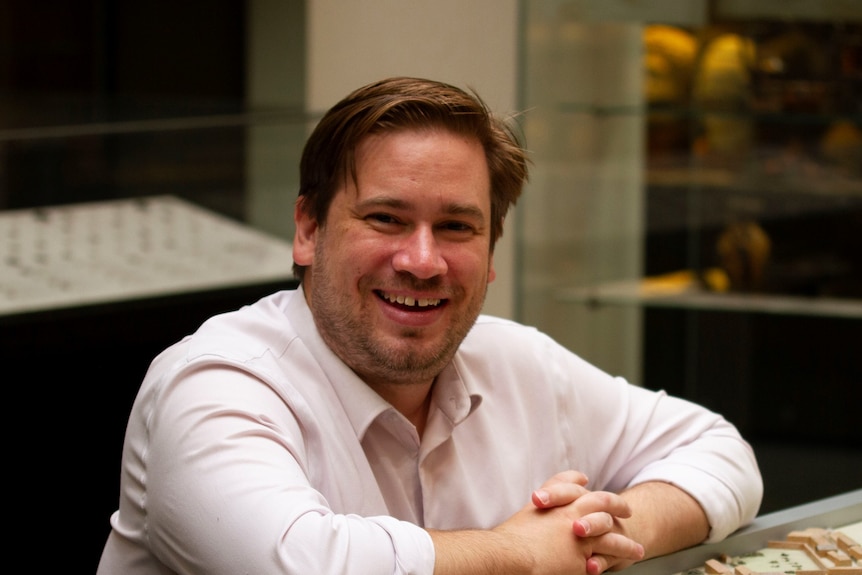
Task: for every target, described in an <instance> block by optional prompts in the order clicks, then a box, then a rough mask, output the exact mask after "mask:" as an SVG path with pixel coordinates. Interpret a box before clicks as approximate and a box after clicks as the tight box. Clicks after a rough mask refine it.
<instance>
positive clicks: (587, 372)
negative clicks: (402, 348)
mask: <svg viewBox="0 0 862 575" xmlns="http://www.w3.org/2000/svg"><path fill="white" fill-rule="evenodd" d="M458 357H459V360H460V361H462V362H464V363H466V364H469V365H474V366H475V365H485V366H488V369H491V370H494V371H496V372H497V373H507V374H512V375H516V376H518V375H519V376H524V375H525V374H531V375H532V377H531V379H534V380H537V381H542V380H543V381H547V382H556V383H557V384H562V383H564V382H566V381H572V380H583V379H593V380H596V379H598V380H602V381H604V380H605V379H608V378H610V376H609V375H608V374H606V373H604V372H603V371H601V370H600V369H599V368H597V367H596V366H594V365H592V364H590V363H589V362H587V361H586V360H584V359H583V358H582V357H581V356H579V355H578V354H577V353H575V352H574V351H572V350H570V349H568V348H566V347H565V346H563V345H562V344H560V343H559V342H557V341H556V340H555V339H554V338H552V337H551V336H549V335H548V334H546V333H544V332H542V331H541V330H539V329H537V328H536V327H533V326H529V325H525V324H522V323H518V322H516V321H513V320H509V319H505V318H500V317H495V316H489V315H481V316H479V318H478V319H477V321H476V323H475V325H474V326H473V329H471V330H470V333H469V334H468V335H467V337H466V338H465V340H464V342H463V343H462V345H461V348H460V349H459V352H458Z"/></svg>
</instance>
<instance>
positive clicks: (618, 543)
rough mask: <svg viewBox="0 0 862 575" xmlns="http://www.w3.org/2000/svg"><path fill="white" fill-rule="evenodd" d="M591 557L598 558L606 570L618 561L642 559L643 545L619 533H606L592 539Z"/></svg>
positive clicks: (627, 561)
mask: <svg viewBox="0 0 862 575" xmlns="http://www.w3.org/2000/svg"><path fill="white" fill-rule="evenodd" d="M590 544H591V545H590V548H591V551H592V554H591V558H592V557H594V558H596V559H597V561H598V562H599V564H600V565H601V566H602V570H603V571H604V570H605V569H607V568H608V567H610V566H613V565H616V564H618V563H621V562H622V563H631V562H634V561H640V560H641V559H643V557H644V548H643V545H641V544H640V543H638V542H637V541H634V540H632V539H629V538H628V537H626V536H624V535H620V534H619V533H605V534H603V535H600V536H598V537H593V538H591V539H590Z"/></svg>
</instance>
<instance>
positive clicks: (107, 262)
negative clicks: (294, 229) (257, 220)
mask: <svg viewBox="0 0 862 575" xmlns="http://www.w3.org/2000/svg"><path fill="white" fill-rule="evenodd" d="M291 266H292V246H291V244H290V243H289V242H285V241H283V240H281V239H278V238H274V237H271V236H269V235H267V234H264V233H262V232H260V231H258V230H255V229H253V228H251V227H248V226H245V225H243V224H241V223H239V222H236V221H234V220H231V219H229V218H227V217H224V216H221V215H218V214H215V213H213V212H210V211H209V210H206V209H203V208H200V207H198V206H196V205H194V204H191V203H189V202H186V201H184V200H180V199H178V198H176V197H173V196H155V197H145V198H137V199H124V200H114V201H106V202H91V203H82V204H70V205H64V206H55V207H47V208H36V209H26V210H9V211H0V317H2V316H11V315H16V314H23V313H33V312H42V311H47V310H55V309H60V308H73V307H76V306H83V305H94V304H105V303H112V302H122V301H130V300H140V299H144V298H162V297H167V296H174V295H179V294H188V293H195V292H205V291H212V290H224V289H227V288H237V287H242V286H251V285H257V284H264V283H274V282H277V281H280V280H284V281H285V282H286V283H287V282H288V281H290V280H291V278H292V271H291Z"/></svg>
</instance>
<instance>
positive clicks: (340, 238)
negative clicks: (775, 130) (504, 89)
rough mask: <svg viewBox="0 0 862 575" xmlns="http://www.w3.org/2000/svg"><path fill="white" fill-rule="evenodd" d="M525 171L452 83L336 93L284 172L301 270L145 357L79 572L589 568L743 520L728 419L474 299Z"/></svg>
mask: <svg viewBox="0 0 862 575" xmlns="http://www.w3.org/2000/svg"><path fill="white" fill-rule="evenodd" d="M526 166H527V159H526V154H525V152H524V150H523V148H522V147H521V146H520V145H519V144H518V142H517V139H516V138H515V137H514V135H513V134H512V132H511V131H510V130H508V129H507V128H506V126H505V124H504V123H503V122H502V121H501V120H499V119H497V118H495V117H494V116H492V115H491V114H490V113H489V112H488V110H487V109H486V107H485V105H484V104H483V103H482V101H481V100H480V99H479V98H478V97H477V96H475V95H470V94H468V93H466V92H464V91H462V90H460V89H457V88H455V87H453V86H449V85H446V84H442V83H439V82H433V81H428V80H422V79H414V78H392V79H389V80H385V81H382V82H378V83H375V84H371V85H369V86H366V87H364V88H360V89H359V90H357V91H355V92H354V93H352V94H350V95H349V96H348V97H347V98H345V99H344V100H343V101H341V102H340V103H338V104H337V105H336V106H334V107H333V108H332V109H331V110H330V111H329V112H328V113H327V114H326V115H325V116H324V118H323V119H322V120H321V121H320V122H319V124H318V126H317V127H316V129H315V131H314V133H313V134H312V135H311V136H310V138H309V140H308V142H307V144H306V147H305V150H304V152H303V157H302V161H301V166H300V168H301V170H300V172H301V173H300V178H301V186H300V197H299V199H298V201H297V204H296V210H295V220H296V236H295V238H294V269H295V272H296V274H297V276H298V277H299V278H300V280H301V284H300V287H299V289H297V290H288V291H283V292H279V293H276V294H273V295H272V296H269V297H266V298H264V299H262V300H261V301H259V302H257V303H255V304H253V305H251V306H247V307H245V308H242V309H240V310H238V311H236V312H232V313H228V314H224V315H221V316H217V317H214V318H212V319H210V320H209V321H207V322H205V323H204V324H203V325H202V326H201V327H200V329H199V330H198V331H197V332H196V333H195V334H193V335H191V336H189V337H187V338H185V339H184V340H183V341H181V342H179V343H177V344H176V345H174V346H172V347H170V348H169V349H167V350H166V351H165V352H163V353H162V354H161V355H159V357H157V358H156V359H155V360H154V361H153V364H152V365H151V367H150V370H149V372H148V374H147V376H146V378H145V380H144V382H143V385H142V387H141V390H140V392H139V395H138V398H137V400H136V402H135V405H134V407H133V410H132V413H131V415H130V420H129V427H128V430H127V432H126V440H125V447H124V451H123V468H122V478H121V499H120V507H119V511H118V512H116V513H115V514H114V515H113V517H112V519H111V523H112V527H113V530H112V532H111V534H110V536H109V539H108V541H107V543H106V546H105V550H104V552H103V555H102V561H101V564H100V566H99V573H100V574H101V575H104V574H108V573H123V574H139V573H140V574H143V573H148V574H149V573H207V574H217V573H225V574H236V573H302V574H311V573H314V574H319V573H420V574H431V573H435V574H461V573H464V574H466V573H469V574H472V575H476V574H483V573H494V574H500V573H543V574H544V573H547V574H554V573H587V574H590V575H596V574H597V573H600V572H602V571H605V570H608V569H611V570H618V569H621V568H624V567H626V566H628V565H631V564H632V563H633V562H635V561H638V560H640V559H643V558H647V557H652V556H656V555H660V554H664V553H668V552H671V551H674V550H677V549H680V548H683V547H688V546H691V545H694V544H697V543H700V542H703V541H707V540H708V541H714V540H718V539H721V538H723V537H725V536H726V535H727V534H729V533H730V532H732V531H733V530H735V529H736V528H737V527H739V526H741V525H743V524H745V523H746V522H748V521H750V520H751V519H752V518H753V517H754V516H755V514H756V512H757V509H758V507H759V504H760V499H761V496H762V481H761V478H760V474H759V471H758V468H757V464H756V462H755V459H754V456H753V453H752V451H751V449H750V447H749V445H748V444H747V443H746V442H745V441H744V440H743V439H742V438H741V437H740V436H739V434H738V432H737V431H736V429H735V428H734V427H733V426H731V425H730V424H729V423H728V422H727V421H725V420H724V419H723V418H722V417H720V416H719V415H717V414H714V413H711V412H709V411H707V410H705V409H703V408H701V407H699V406H697V405H694V404H691V403H688V402H685V401H683V400H681V399H677V398H672V397H668V396H667V395H666V394H664V393H656V392H652V391H648V390H646V389H643V388H640V387H637V386H634V385H630V384H628V383H627V382H625V381H622V380H620V379H618V378H613V377H611V376H609V375H607V374H605V373H603V372H602V371H600V370H599V369H597V368H595V367H593V366H591V365H589V364H587V363H586V362H584V361H583V360H581V359H580V358H579V357H578V356H576V355H574V354H573V353H571V352H570V351H568V350H566V349H564V348H563V347H562V346H560V345H558V344H556V343H555V342H553V341H552V340H551V339H550V338H548V337H546V336H545V335H543V334H541V333H540V332H538V331H536V330H535V329H532V328H529V327H525V326H522V325H519V324H517V323H515V322H512V321H508V320H503V319H499V318H493V317H487V316H480V310H481V307H482V303H483V301H484V297H485V293H486V289H487V286H488V283H489V282H491V281H493V279H494V275H495V273H494V265H493V249H494V244H495V242H496V241H497V239H498V238H499V237H500V235H501V234H502V229H503V220H504V217H505V215H506V212H507V210H508V208H509V207H510V206H511V205H512V204H513V203H514V202H515V201H516V200H517V198H518V196H519V194H520V192H521V188H522V186H523V183H524V181H525V179H526V176H527V168H526Z"/></svg>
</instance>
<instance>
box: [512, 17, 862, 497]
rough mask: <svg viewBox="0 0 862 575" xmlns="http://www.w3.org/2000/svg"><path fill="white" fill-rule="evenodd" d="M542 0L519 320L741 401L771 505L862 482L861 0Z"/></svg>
mask: <svg viewBox="0 0 862 575" xmlns="http://www.w3.org/2000/svg"><path fill="white" fill-rule="evenodd" d="M523 11H524V23H523V26H524V28H523V66H524V69H523V108H524V109H525V110H526V112H525V114H524V116H523V120H522V121H523V129H524V133H525V135H526V140H527V144H528V146H529V147H530V149H531V150H532V151H533V161H534V166H533V172H532V177H531V181H530V183H529V189H528V190H527V193H526V194H525V196H524V198H523V200H522V203H521V204H519V206H518V216H519V226H520V227H519V249H520V251H519V260H518V261H519V273H518V276H517V277H518V281H519V286H518V288H519V294H518V301H519V306H520V307H519V319H521V320H522V321H525V322H527V323H532V324H535V325H538V326H539V327H541V328H542V329H544V330H546V331H548V332H550V333H551V334H552V335H554V336H555V337H556V338H557V339H559V340H561V341H563V342H564V343H565V344H566V345H568V346H569V347H570V348H571V349H573V350H575V351H576V352H578V353H580V354H581V355H583V356H585V357H586V358H587V359H589V360H591V361H593V362H595V363H597V364H598V365H599V366H601V367H602V368H604V369H605V370H607V371H609V372H611V373H615V374H621V375H624V376H626V377H627V378H628V379H629V380H630V381H633V382H635V383H638V384H641V385H644V386H646V387H650V388H662V389H666V390H667V391H668V392H670V393H673V394H676V395H681V396H683V397H686V398H689V399H693V400H695V401H698V402H700V403H703V404H705V405H707V406H709V407H711V408H713V409H716V410H717V411H720V412H722V413H723V414H725V415H726V416H727V417H728V418H729V419H730V420H731V421H733V422H734V423H735V424H737V425H738V426H739V427H740V428H741V429H742V431H743V432H744V433H745V434H746V435H747V436H748V437H749V438H751V440H752V442H753V443H754V444H755V447H756V449H757V450H758V451H759V452H760V453H761V454H762V460H763V461H764V467H765V472H766V474H767V475H768V476H769V477H768V478H767V479H768V489H767V498H766V501H765V505H766V508H767V509H775V508H779V507H780V506H782V505H786V504H788V503H801V502H803V501H804V499H803V498H804V497H807V496H810V495H811V494H812V492H811V491H808V492H805V491H804V489H803V486H806V488H807V487H810V486H814V488H815V489H817V488H819V489H821V491H820V492H819V493H820V494H821V495H823V496H827V495H832V494H834V491H832V492H830V491H829V489H835V490H839V489H841V488H842V486H843V487H848V486H849V487H852V486H858V485H859V484H860V483H862V467H860V465H862V464H860V463H859V462H862V425H860V423H859V421H860V420H859V414H860V412H859V405H862V386H860V384H862V354H860V353H859V349H860V342H862V232H860V230H862V3H859V2H839V1H835V2H801V1H800V2H769V1H762V2H761V1H758V2H737V1H721V0H715V1H711V2H689V1H680V2H675V1H670V0H668V1H662V2H614V1H610V2H606V1H595V2H591V1H586V0H580V1H579V0H572V1H552V0H547V1H539V2H525V3H524V4H523ZM818 454H820V455H824V454H830V456H831V455H834V456H835V458H834V459H829V463H826V462H825V461H824V465H831V466H833V468H834V469H835V470H836V475H839V476H840V477H841V479H839V481H838V484H837V485H835V484H833V486H832V487H829V485H830V483H829V481H827V480H823V479H822V476H820V477H821V479H818V478H817V477H816V476H815V475H816V474H815V473H813V472H812V473H810V474H808V475H806V474H805V473H802V474H801V475H798V476H795V477H794V479H793V480H792V481H788V480H786V479H783V480H782V481H780V482H779V481H774V479H776V478H777V477H778V476H779V475H781V476H783V477H785V478H786V477H787V475H786V474H787V473H791V474H792V473H794V469H795V466H794V464H793V461H796V462H797V465H798V462H800V461H809V463H808V464H807V465H810V466H811V467H818V464H817V463H815V461H817V455H818ZM807 465H806V466H807ZM782 488H783V489H785V490H786V491H787V492H786V493H785V494H784V495H786V496H787V497H788V498H790V500H788V499H782V497H783V495H782V494H781V490H782ZM793 490H796V495H795V497H797V498H798V499H796V500H795V501H794V500H793V497H794V494H793V493H790V492H791V491H793ZM803 493H805V494H804V495H803Z"/></svg>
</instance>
